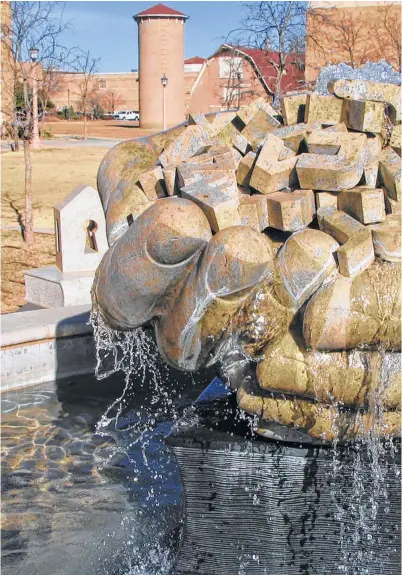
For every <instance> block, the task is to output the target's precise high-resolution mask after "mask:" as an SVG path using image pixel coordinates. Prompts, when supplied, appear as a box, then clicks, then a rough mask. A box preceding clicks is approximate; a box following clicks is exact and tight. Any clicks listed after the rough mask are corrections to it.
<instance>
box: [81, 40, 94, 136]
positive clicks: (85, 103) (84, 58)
mask: <svg viewBox="0 0 402 575" xmlns="http://www.w3.org/2000/svg"><path fill="white" fill-rule="evenodd" d="M98 62H99V59H96V58H93V57H92V55H91V53H90V52H89V50H88V51H87V52H82V53H81V55H80V57H79V60H78V66H77V71H78V72H79V73H80V74H81V80H80V81H79V82H78V83H77V88H78V92H79V98H80V99H79V103H78V107H79V110H80V111H81V112H82V113H83V116H84V140H86V139H87V137H88V127H87V115H88V113H89V112H90V110H91V107H92V105H93V99H94V97H95V94H96V93H97V91H98V86H97V84H96V82H95V81H94V76H95V74H96V72H97V70H98Z"/></svg>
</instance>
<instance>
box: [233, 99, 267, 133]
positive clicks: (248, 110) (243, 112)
mask: <svg viewBox="0 0 402 575" xmlns="http://www.w3.org/2000/svg"><path fill="white" fill-rule="evenodd" d="M258 110H263V111H264V112H265V113H267V114H269V115H270V116H272V117H273V118H275V116H276V114H277V112H276V111H275V110H274V109H273V107H272V106H271V105H270V104H269V103H268V102H267V101H266V99H265V98H263V97H261V98H257V99H256V100H254V101H253V102H252V103H251V104H249V105H248V106H244V107H243V108H240V110H239V111H238V112H237V116H236V120H237V121H238V122H240V124H241V125H242V127H244V126H245V125H246V124H248V123H249V122H250V121H251V119H252V118H253V117H254V116H255V114H256V112H257V111H258ZM275 119H276V118H275Z"/></svg>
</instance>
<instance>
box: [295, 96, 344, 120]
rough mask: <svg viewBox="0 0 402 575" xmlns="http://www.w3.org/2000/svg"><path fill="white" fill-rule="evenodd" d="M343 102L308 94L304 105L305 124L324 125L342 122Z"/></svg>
mask: <svg viewBox="0 0 402 575" xmlns="http://www.w3.org/2000/svg"><path fill="white" fill-rule="evenodd" d="M342 106H343V101H342V100H341V99H340V98H337V97H336V96H319V95H318V94H309V95H308V96H307V103H306V115H305V118H304V121H305V122H315V121H317V120H318V121H319V122H322V123H323V124H326V125H331V124H340V123H341V122H342Z"/></svg>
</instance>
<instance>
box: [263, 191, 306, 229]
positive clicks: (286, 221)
mask: <svg viewBox="0 0 402 575" xmlns="http://www.w3.org/2000/svg"><path fill="white" fill-rule="evenodd" d="M267 205H268V220H269V226H270V227H271V228H275V229H277V230H281V231H284V232H296V231H298V230H302V229H303V228H305V227H307V226H308V224H309V223H310V222H311V221H312V220H313V217H314V214H315V202H314V193H313V191H312V190H295V191H294V192H291V193H286V192H275V193H273V194H270V195H269V196H268V197H267Z"/></svg>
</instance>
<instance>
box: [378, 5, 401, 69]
mask: <svg viewBox="0 0 402 575" xmlns="http://www.w3.org/2000/svg"><path fill="white" fill-rule="evenodd" d="M378 22H380V25H378ZM372 31H373V37H374V39H375V43H376V50H377V54H386V55H387V56H386V57H387V58H388V59H389V61H390V63H391V64H392V65H393V66H394V68H396V70H398V71H401V70H402V42H401V37H402V36H401V7H400V4H399V2H398V3H396V2H392V3H387V2H384V3H383V4H380V5H379V6H377V16H376V18H375V21H374V22H373V26H372ZM370 36H371V35H370Z"/></svg>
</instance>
